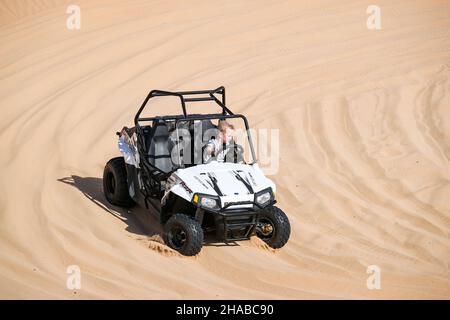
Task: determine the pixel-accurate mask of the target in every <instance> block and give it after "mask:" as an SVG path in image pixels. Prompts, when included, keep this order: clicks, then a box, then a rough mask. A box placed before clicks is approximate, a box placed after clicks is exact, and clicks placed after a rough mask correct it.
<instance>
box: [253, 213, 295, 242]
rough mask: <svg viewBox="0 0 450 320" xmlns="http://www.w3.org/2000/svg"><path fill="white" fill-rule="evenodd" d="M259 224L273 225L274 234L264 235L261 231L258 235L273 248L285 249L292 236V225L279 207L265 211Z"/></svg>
mask: <svg viewBox="0 0 450 320" xmlns="http://www.w3.org/2000/svg"><path fill="white" fill-rule="evenodd" d="M258 223H261V224H267V223H270V224H271V225H272V232H271V233H267V234H263V233H262V232H261V230H258V229H257V231H256V235H257V236H258V237H259V238H260V239H262V240H263V241H264V242H266V243H267V244H268V245H269V246H270V247H271V248H274V249H278V248H281V247H283V246H284V245H285V244H286V243H287V242H288V240H289V236H290V235H291V225H290V223H289V219H288V217H287V216H286V214H285V213H284V212H283V210H281V209H280V208H278V207H275V206H272V207H269V208H266V209H264V210H263V211H262V212H261V213H260V214H259V218H258Z"/></svg>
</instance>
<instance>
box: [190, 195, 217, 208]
mask: <svg viewBox="0 0 450 320" xmlns="http://www.w3.org/2000/svg"><path fill="white" fill-rule="evenodd" d="M192 201H193V202H194V204H196V205H197V206H199V207H200V208H204V209H210V210H217V209H220V199H219V197H217V196H212V195H204V194H197V193H196V194H194V197H193V198H192Z"/></svg>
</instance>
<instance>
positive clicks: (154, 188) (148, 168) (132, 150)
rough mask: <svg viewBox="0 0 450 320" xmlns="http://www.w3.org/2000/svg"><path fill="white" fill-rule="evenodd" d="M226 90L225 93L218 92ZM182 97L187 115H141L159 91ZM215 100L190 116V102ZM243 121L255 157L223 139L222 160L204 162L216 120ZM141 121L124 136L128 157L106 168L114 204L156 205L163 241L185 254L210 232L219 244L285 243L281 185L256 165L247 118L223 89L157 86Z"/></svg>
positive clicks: (124, 131)
mask: <svg viewBox="0 0 450 320" xmlns="http://www.w3.org/2000/svg"><path fill="white" fill-rule="evenodd" d="M218 95H220V96H221V99H220V100H219V98H218V97H217V96H218ZM161 96H173V97H177V98H179V100H180V102H181V107H182V111H183V114H181V115H166V116H158V117H141V113H142V111H143V109H144V108H145V106H146V105H147V103H148V102H149V100H150V99H151V98H153V97H161ZM201 101H213V102H215V103H217V105H219V107H220V108H221V112H220V113H212V114H188V113H187V111H186V104H187V103H189V102H201ZM232 119H235V120H239V121H243V123H244V125H245V136H246V141H247V144H246V146H248V148H249V149H250V152H249V153H250V156H251V160H250V161H247V160H246V159H245V157H244V148H243V147H242V145H239V144H237V143H235V142H234V141H233V142H232V143H229V144H227V145H223V150H222V155H224V156H223V158H222V159H219V158H218V157H217V158H214V157H213V158H211V159H209V160H208V161H207V163H204V162H205V161H203V159H204V158H203V153H204V148H205V144H206V142H208V140H210V139H214V138H215V137H217V134H218V132H217V131H218V130H217V126H216V125H214V124H213V120H214V121H221V120H226V121H231V120H232ZM134 122H135V126H134V127H132V128H127V127H124V128H123V129H122V130H121V131H120V132H118V133H117V134H118V135H119V149H120V151H121V152H122V154H123V156H122V157H117V158H113V159H111V160H110V161H109V162H108V163H107V164H106V166H105V170H104V174H103V188H104V193H105V196H106V199H107V200H108V201H109V202H110V203H111V204H113V205H118V206H123V207H131V206H133V205H134V204H135V203H137V204H139V205H141V206H142V207H145V208H147V209H149V208H150V207H153V208H154V209H156V212H158V214H159V220H160V221H161V223H163V224H164V225H165V226H164V240H165V242H166V243H167V244H168V245H169V246H170V247H172V248H173V249H175V250H178V251H179V252H180V253H181V254H183V255H195V254H197V253H198V252H199V251H200V250H201V248H202V245H203V242H204V233H205V232H208V233H209V232H211V233H213V235H214V236H215V237H216V239H217V240H218V241H220V242H232V241H237V240H245V239H249V237H250V236H252V235H255V234H256V236H258V237H259V238H261V239H262V240H264V241H265V242H266V243H267V244H268V245H269V246H270V247H272V248H281V247H282V246H284V245H285V244H286V242H287V241H288V239H289V236H290V224H289V220H288V218H287V217H286V215H285V214H284V212H283V211H282V210H281V209H279V208H277V207H276V206H275V203H276V201H275V184H274V183H273V182H272V181H271V180H270V179H268V178H266V177H265V176H264V174H263V172H262V171H261V169H260V168H259V167H258V164H257V163H256V157H255V151H254V148H253V143H252V139H251V136H250V131H249V126H248V122H247V119H246V118H245V117H244V116H243V115H239V114H233V113H232V112H231V111H230V110H229V109H228V108H227V107H226V106H225V88H223V87H219V88H217V89H215V90H203V91H185V92H167V91H160V90H153V91H151V92H150V93H149V94H148V96H147V97H146V99H145V101H144V103H143V104H142V106H141V107H140V109H139V111H138V112H137V114H136V116H135V118H134Z"/></svg>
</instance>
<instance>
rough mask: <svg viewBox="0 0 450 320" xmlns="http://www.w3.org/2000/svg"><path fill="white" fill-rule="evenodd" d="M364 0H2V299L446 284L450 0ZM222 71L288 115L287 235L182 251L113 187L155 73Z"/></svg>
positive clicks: (191, 78) (231, 82) (215, 82)
mask: <svg viewBox="0 0 450 320" xmlns="http://www.w3.org/2000/svg"><path fill="white" fill-rule="evenodd" d="M68 4H77V5H79V6H80V8H81V29H80V30H68V29H67V28H66V19H67V17H68V14H67V13H66V8H67V5H68ZM370 4H372V3H369V2H367V1H356V0H345V1H339V2H336V1H259V2H258V5H254V3H253V2H250V1H226V2H215V1H208V2H205V1H193V2H191V3H190V4H188V3H187V2H185V1H170V2H169V1H138V0H127V1H119V0H113V1H100V0H95V1H93V0H92V1H84V0H83V1H82V0H79V1H76V3H75V2H73V1H56V0H54V1H51V0H47V1H44V0H41V1H39V0H35V1H31V0H30V1H12V0H11V1H9V0H3V1H0V43H1V45H0V83H1V86H0V108H1V111H2V114H1V118H0V141H1V143H0V177H1V179H0V298H3V299H5V298H6V299H10V298H27V299H28V298H39V299H41V298H44V299H45V298H69V299H70V298H75V299H89V298H106V299H109V298H137V299H147V298H150V299H153V298H167V299H180V298H194V299H195V298H208V299H219V298H227V299H228V298H230V299H241V298H258V299H259V298H263V299H265V298H287V299H311V298H331V299H334V298H351V299H366V298H401V299H407V298H425V299H429V298H439V299H448V298H450V267H449V263H450V202H449V201H448V199H449V198H450V182H449V181H450V2H449V1H394V2H392V1H385V0H382V1H378V2H377V3H376V4H377V5H378V6H380V8H381V10H382V11H381V13H382V15H381V18H382V29H381V30H368V29H367V28H366V20H367V17H368V14H367V13H366V8H367V6H368V5H370ZM219 85H224V86H226V88H227V95H228V96H227V100H228V104H229V106H230V107H231V108H232V110H236V112H241V113H244V114H246V115H247V117H248V118H249V121H250V124H251V125H252V126H253V127H254V128H279V135H280V140H281V144H280V158H279V159H280V166H279V170H278V172H277V174H275V175H273V176H271V178H273V179H274V181H275V182H276V184H277V187H278V191H277V198H278V202H279V205H280V207H282V208H283V209H284V210H285V211H286V212H287V213H288V215H289V218H290V220H291V225H292V234H291V239H290V242H289V243H288V244H287V245H286V247H284V248H282V249H281V250H277V251H275V250H271V249H269V248H268V247H267V246H265V245H264V243H262V242H261V241H259V240H258V239H251V240H250V241H246V242H239V243H237V244H236V245H228V246H226V245H221V244H216V243H212V242H211V243H207V244H206V245H205V247H204V248H203V250H202V252H201V253H200V254H199V255H198V256H196V257H191V258H186V257H182V256H180V255H179V254H178V253H176V252H174V251H173V250H171V249H170V248H168V247H166V246H165V245H164V244H163V243H162V242H161V240H160V234H161V230H162V229H161V226H160V225H159V224H158V222H157V219H155V218H154V217H152V216H151V215H148V214H147V213H146V212H145V210H143V209H139V208H133V209H131V210H125V209H121V208H118V207H114V206H111V205H110V204H108V203H107V201H106V200H105V198H104V196H103V193H102V180H101V177H102V172H103V167H104V164H105V163H106V162H107V161H108V159H110V158H112V157H114V156H117V155H119V152H118V149H117V140H116V138H117V137H116V136H115V132H116V131H117V130H119V129H121V127H122V126H123V125H132V119H133V117H134V114H135V112H136V110H137V107H138V106H139V105H140V103H141V102H142V100H143V99H144V97H145V95H146V94H147V92H148V90H150V89H166V90H174V91H176V90H189V89H204V88H214V87H217V86H219ZM164 111H165V110H163V109H162V108H159V109H158V110H154V112H155V114H156V113H158V112H164ZM69 265H78V266H79V267H80V269H81V272H82V279H81V284H82V288H81V289H80V290H69V289H67V288H66V279H67V274H66V269H67V267H68V266H69ZM370 265H378V266H379V267H380V268H381V272H382V273H381V289H380V290H369V289H368V288H367V286H366V279H367V277H368V274H367V273H366V270H367V267H368V266H370Z"/></svg>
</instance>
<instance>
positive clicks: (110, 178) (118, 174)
mask: <svg viewBox="0 0 450 320" xmlns="http://www.w3.org/2000/svg"><path fill="white" fill-rule="evenodd" d="M103 192H104V193H105V197H106V200H108V202H109V203H111V204H113V205H115V206H120V207H124V208H130V207H132V206H133V205H134V201H133V199H132V198H131V197H130V194H129V193H128V183H127V171H126V168H125V161H124V159H123V157H117V158H113V159H111V160H109V161H108V163H107V164H106V166H105V170H104V171H103Z"/></svg>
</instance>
